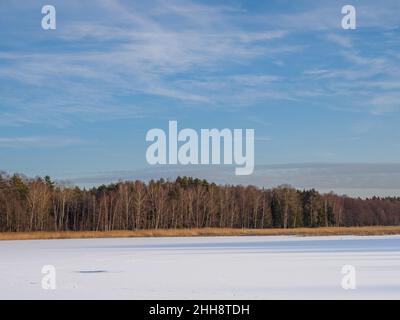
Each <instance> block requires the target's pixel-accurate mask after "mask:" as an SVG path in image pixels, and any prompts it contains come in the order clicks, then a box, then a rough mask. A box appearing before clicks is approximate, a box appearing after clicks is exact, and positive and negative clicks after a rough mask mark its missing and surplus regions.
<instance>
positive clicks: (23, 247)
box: [0, 236, 400, 299]
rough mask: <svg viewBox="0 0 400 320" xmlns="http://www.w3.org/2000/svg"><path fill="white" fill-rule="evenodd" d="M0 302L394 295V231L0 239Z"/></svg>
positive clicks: (397, 257)
mask: <svg viewBox="0 0 400 320" xmlns="http://www.w3.org/2000/svg"><path fill="white" fill-rule="evenodd" d="M44 265H51V266H54V268H55V275H56V277H55V285H56V289H55V290H51V289H48V290H45V289H43V288H42V278H43V277H45V276H46V275H44V274H42V268H43V266H44ZM344 265H350V266H353V267H354V268H355V271H356V274H355V283H356V289H348V290H345V289H343V288H342V278H343V277H344V276H345V275H344V274H342V273H341V271H342V267H343V266H344ZM50 275H51V273H50ZM46 279H49V278H48V277H47V278H46ZM346 279H348V278H346ZM46 283H47V284H48V285H49V284H50V285H51V284H52V283H51V281H49V282H46ZM346 283H348V282H346ZM0 298H1V299H13V298H22V299H295V298H300V299H315V298H316V299H325V298H333V299H359V298H360V299H370V298H378V299H400V236H384V237H349V236H345V237H343V236H342V237H338V236H335V237H286V236H285V237H281V236H279V237H202V238H130V239H82V240H43V241H42V240H30V241H0Z"/></svg>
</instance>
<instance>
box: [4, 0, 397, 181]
mask: <svg viewBox="0 0 400 320" xmlns="http://www.w3.org/2000/svg"><path fill="white" fill-rule="evenodd" d="M45 4H52V5H54V6H55V7H56V10H57V29H56V30H51V31H44V30H42V28H41V19H42V16H43V15H42V14H41V8H42V6H43V5H45ZM345 4H352V5H354V6H355V7H356V9H357V29H356V30H343V29H342V28H341V19H342V14H341V8H342V6H343V5H345ZM399 25H400V2H399V1H397V0H393V1H392V0H385V1H384V2H383V3H382V2H377V1H369V0H363V1H354V0H351V1H350V2H345V3H344V2H343V1H332V0H331V1H288V0H276V1H220V2H217V1H176V0H172V1H111V0H104V1H75V0H70V1H53V0H52V1H29V2H27V1H2V2H1V3H0V40H1V41H0V161H1V162H0V169H1V170H5V171H8V172H22V173H25V174H27V175H29V176H35V175H44V174H50V175H52V176H54V177H56V178H59V179H72V180H73V179H77V178H82V177H93V176H96V175H102V174H107V176H109V177H110V178H109V179H110V180H113V177H114V178H116V177H117V176H118V175H113V172H130V171H134V172H139V171H140V170H144V171H143V172H147V171H146V170H148V169H149V166H148V165H147V164H146V159H145V150H146V148H147V146H148V144H147V143H146V141H145V135H146V132H147V131H148V130H149V129H151V128H157V127H160V128H165V129H166V128H167V126H168V121H169V120H178V126H179V127H180V128H185V127H190V128H194V129H200V128H214V127H215V128H220V129H222V128H254V129H255V134H256V141H255V162H256V169H255V171H256V173H257V167H262V166H264V165H272V164H287V163H297V164H301V163H316V164H317V163H318V164H319V163H323V164H324V163H325V164H337V163H342V164H350V163H368V164H374V163H379V164H385V163H400V161H399V159H400V129H399V123H400V121H399V120H400V114H399V111H400V110H399V109H400V102H399V101H400V72H399V71H400V28H399ZM178 172H179V169H178ZM118 178H121V176H118ZM266 179H268V176H266ZM251 182H252V180H249V183H251ZM284 182H285V181H284V175H283V177H282V181H281V183H284ZM260 184H261V185H262V183H260ZM299 186H301V183H299ZM366 187H368V186H366Z"/></svg>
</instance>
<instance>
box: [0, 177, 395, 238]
mask: <svg viewBox="0 0 400 320" xmlns="http://www.w3.org/2000/svg"><path fill="white" fill-rule="evenodd" d="M399 224H400V198H398V197H385V198H380V197H373V198H370V199H361V198H351V197H347V196H339V195H336V194H334V193H329V194H320V193H319V192H317V191H316V190H313V189H312V190H296V189H294V188H292V187H290V186H288V185H282V186H279V187H276V188H273V189H262V188H258V187H254V186H239V185H236V186H235V185H216V184H214V183H210V182H207V181H206V180H200V179H197V178H191V177H178V178H177V179H176V180H175V181H166V180H164V179H160V180H158V181H153V180H152V181H149V182H147V183H145V182H142V181H120V182H118V183H113V184H109V185H101V186H98V187H93V188H90V189H85V188H78V187H75V186H68V185H63V184H59V183H55V182H54V181H52V179H51V178H50V177H48V176H46V177H43V178H42V177H36V178H27V177H25V176H23V175H18V174H14V175H8V174H6V173H1V174H0V232H8V231H12V232H22V231H111V230H140V229H169V228H177V229H181V228H203V227H214V228H254V229H262V228H297V227H327V226H332V227H350V226H385V225H386V226H394V225H399Z"/></svg>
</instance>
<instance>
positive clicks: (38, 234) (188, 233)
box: [0, 226, 400, 241]
mask: <svg viewBox="0 0 400 320" xmlns="http://www.w3.org/2000/svg"><path fill="white" fill-rule="evenodd" d="M285 235H286V236H338V235H353V236H384V235H400V226H373V227H320V228H295V229H294V228H292V229H234V228H232V229H231V228H194V229H146V230H136V231H130V230H115V231H60V232H57V231H34V232H0V241H7V240H47V239H49V240H50V239H95V238H147V237H153V238H159V237H212V236H214V237H216V236H221V237H224V236H285Z"/></svg>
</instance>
